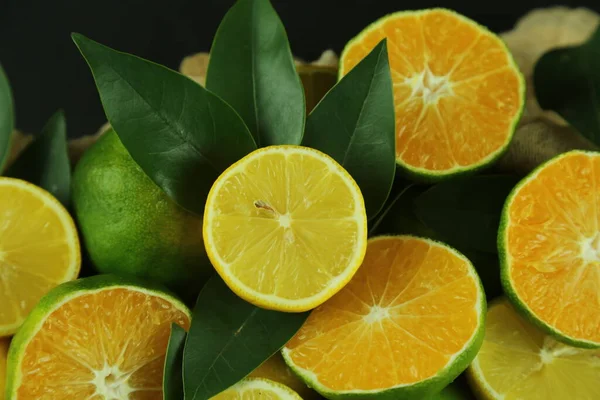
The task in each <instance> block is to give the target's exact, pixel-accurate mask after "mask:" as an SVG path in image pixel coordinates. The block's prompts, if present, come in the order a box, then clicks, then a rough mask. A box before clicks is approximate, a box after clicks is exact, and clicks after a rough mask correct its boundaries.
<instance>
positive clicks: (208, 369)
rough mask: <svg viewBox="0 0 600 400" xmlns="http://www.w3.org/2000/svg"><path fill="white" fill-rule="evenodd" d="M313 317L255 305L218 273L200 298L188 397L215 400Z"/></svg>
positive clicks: (188, 352) (187, 360)
mask: <svg viewBox="0 0 600 400" xmlns="http://www.w3.org/2000/svg"><path fill="white" fill-rule="evenodd" d="M307 317H308V313H281V312H277V311H269V310H265V309H262V308H258V307H255V306H253V305H252V304H250V303H247V302H245V301H244V300H242V299H240V298H239V297H238V296H236V295H235V294H234V293H233V292H232V291H231V290H230V289H229V288H228V287H227V285H226V284H225V283H224V282H223V281H222V280H221V278H220V277H219V276H218V275H216V274H215V275H214V276H213V277H212V278H211V279H210V280H209V281H208V282H207V283H206V285H205V286H204V288H203V289H202V291H201V292H200V295H199V296H198V302H197V303H196V307H195V308H194V312H193V317H192V326H191V328H190V332H189V334H188V338H187V341H186V344H185V350H184V356H183V383H184V390H185V398H186V399H188V400H204V399H210V398H211V397H212V396H214V395H216V394H218V393H220V392H222V391H223V390H225V389H227V388H228V387H230V386H231V385H233V384H235V383H236V382H238V381H239V380H241V379H243V378H244V377H245V376H246V375H248V374H249V373H251V372H252V371H253V370H254V369H255V368H256V367H258V366H259V365H260V364H262V363H263V362H264V361H265V360H267V359H268V358H269V357H270V356H271V355H273V354H274V353H276V352H277V351H278V350H279V349H280V348H281V347H283V345H285V343H287V341H288V340H289V339H291V337H292V336H293V335H294V334H295V333H296V332H297V331H298V329H300V327H301V326H302V324H303V323H304V321H305V320H306V318H307Z"/></svg>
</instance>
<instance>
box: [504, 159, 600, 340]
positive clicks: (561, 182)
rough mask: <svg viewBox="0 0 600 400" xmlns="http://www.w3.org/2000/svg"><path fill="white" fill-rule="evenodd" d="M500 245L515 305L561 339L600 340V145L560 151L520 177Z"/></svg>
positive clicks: (507, 209) (508, 205)
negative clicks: (595, 148) (587, 149)
mask: <svg viewBox="0 0 600 400" xmlns="http://www.w3.org/2000/svg"><path fill="white" fill-rule="evenodd" d="M498 246H499V254H500V259H501V271H502V284H503V285H504V288H505V291H506V293H507V295H508V296H509V299H510V300H512V301H513V303H514V304H515V307H516V308H517V310H518V311H520V312H522V313H523V314H524V315H526V316H528V317H529V318H530V319H531V320H532V321H533V322H534V323H536V324H537V325H538V327H540V328H541V329H544V330H545V331H546V332H547V333H548V334H550V335H554V336H555V337H556V338H557V339H558V340H560V341H563V342H565V343H568V344H571V345H573V346H577V347H591V348H594V347H600V153H592V152H590V153H586V152H582V151H572V152H569V153H565V154H563V155H560V156H558V157H555V158H554V159H552V160H550V161H548V162H547V163H545V164H543V165H542V166H540V167H539V168H538V169H536V170H535V171H533V172H532V173H531V174H530V175H529V176H528V177H526V178H525V179H523V181H521V183H519V184H518V185H517V186H516V187H515V189H514V190H513V192H512V193H511V195H510V196H509V197H508V200H507V201H506V204H505V206H504V211H503V215H502V222H501V225H500V231H499V237H498Z"/></svg>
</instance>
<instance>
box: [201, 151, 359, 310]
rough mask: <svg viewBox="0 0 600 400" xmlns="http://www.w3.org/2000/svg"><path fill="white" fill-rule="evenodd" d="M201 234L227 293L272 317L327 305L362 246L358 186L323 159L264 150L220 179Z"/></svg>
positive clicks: (310, 154)
mask: <svg viewBox="0 0 600 400" xmlns="http://www.w3.org/2000/svg"><path fill="white" fill-rule="evenodd" d="M203 229H204V234H203V237H204V244H205V247H206V252H207V254H208V257H209V258H210V261H211V262H212V264H213V265H214V267H215V269H216V270H217V272H218V273H219V275H220V276H221V277H222V278H223V280H224V281H225V282H226V283H227V285H228V286H229V287H230V288H231V290H233V291H234V292H235V293H236V294H237V295H238V296H240V297H242V298H243V299H245V300H246V301H248V302H250V303H253V304H255V305H257V306H260V307H264V308H268V309H272V310H277V311H287V312H301V311H307V310H311V309H313V308H315V307H317V306H319V305H321V304H322V303H323V302H324V301H326V300H327V299H329V298H331V296H333V295H334V294H335V293H337V292H338V291H339V290H340V289H341V288H342V287H343V286H344V285H345V284H346V283H347V282H348V281H349V280H350V279H351V278H352V276H353V275H354V273H355V272H356V270H357V269H358V267H359V266H360V263H361V262H362V260H363V257H364V255H365V250H366V247H367V217H366V211H365V204H364V200H363V197H362V194H361V192H360V189H359V187H358V185H357V184H356V182H355V181H354V179H352V177H351V176H350V174H349V173H348V172H347V171H346V170H345V169H344V168H343V167H342V166H341V165H339V164H338V163H337V162H336V161H335V160H333V159H332V158H331V157H329V156H328V155H326V154H324V153H322V152H320V151H318V150H315V149H311V148H308V147H302V146H269V147H265V148H262V149H259V150H256V151H254V152H252V153H250V154H248V155H247V156H246V157H244V158H242V159H241V160H239V161H238V162H236V163H235V164H233V165H232V166H231V167H229V168H228V169H227V170H226V171H225V172H223V173H222V174H221V176H220V177H219V178H218V179H217V181H216V182H215V183H214V185H213V187H212V188H211V190H210V193H209V194H208V199H207V200H206V208H205V212H204V227H203Z"/></svg>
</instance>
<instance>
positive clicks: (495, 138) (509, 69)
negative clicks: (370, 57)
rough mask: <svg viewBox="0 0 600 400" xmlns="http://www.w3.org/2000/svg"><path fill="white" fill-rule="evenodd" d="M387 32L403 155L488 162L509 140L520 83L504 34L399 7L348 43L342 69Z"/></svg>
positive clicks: (417, 161)
mask: <svg viewBox="0 0 600 400" xmlns="http://www.w3.org/2000/svg"><path fill="white" fill-rule="evenodd" d="M384 38H387V46H388V54H389V61H390V67H391V70H392V81H393V83H394V104H395V108H396V136H397V140H396V156H397V158H398V160H399V162H401V163H403V164H405V165H408V166H410V167H413V168H416V169H423V170H428V171H439V172H444V171H446V172H451V171H453V170H460V169H464V168H468V167H469V166H472V165H478V164H481V163H484V162H485V161H486V160H487V159H490V158H492V157H493V156H494V155H497V154H498V153H499V152H500V151H501V150H502V149H503V148H504V147H505V146H506V145H507V144H508V141H509V140H510V137H511V135H512V130H513V124H514V123H515V120H516V118H518V117H519V115H520V110H521V107H522V103H523V99H522V93H521V91H522V88H521V87H522V82H521V80H520V77H519V73H518V71H517V69H516V67H515V66H514V64H513V62H512V60H511V58H510V55H509V53H508V51H507V50H506V48H505V45H504V44H503V43H502V42H501V40H500V39H499V38H498V37H496V36H495V35H493V34H492V33H490V32H488V31H487V30H485V29H484V28H482V27H481V26H478V25H477V24H476V23H474V22H472V21H469V20H467V19H466V18H464V17H461V16H459V15H457V14H455V13H453V12H451V11H446V10H430V11H425V12H404V13H399V14H396V15H392V16H390V17H385V18H384V19H382V20H381V21H380V22H378V23H375V24H373V25H372V26H371V27H369V28H367V29H366V31H365V33H364V34H362V35H361V36H359V37H358V38H357V39H355V41H354V42H352V43H351V44H349V46H348V48H347V50H346V51H345V53H344V56H343V59H342V71H343V73H347V72H348V71H350V70H351V69H352V68H353V67H354V66H355V65H356V64H358V62H359V61H360V60H362V59H363V58H364V57H365V56H366V55H367V54H368V53H369V52H370V51H371V50H372V49H373V48H374V47H375V46H376V45H377V44H378V43H379V42H380V41H381V40H382V39H384Z"/></svg>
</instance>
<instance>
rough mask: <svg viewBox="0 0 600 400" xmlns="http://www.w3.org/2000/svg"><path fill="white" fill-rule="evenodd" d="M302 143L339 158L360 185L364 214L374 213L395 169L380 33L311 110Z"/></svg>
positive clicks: (391, 116)
mask: <svg viewBox="0 0 600 400" xmlns="http://www.w3.org/2000/svg"><path fill="white" fill-rule="evenodd" d="M302 144H303V145H304V146H308V147H312V148H315V149H318V150H321V151H323V152H325V153H327V154H329V155H330V156H331V157H333V158H334V159H335V160H336V161H337V162H339V163H340V164H341V165H342V166H343V167H344V168H345V169H346V170H347V171H348V172H349V173H350V174H351V175H352V177H353V178H354V180H356V183H357V184H358V186H359V187H360V189H361V191H362V194H363V196H364V198H365V206H366V208H367V215H368V217H369V218H372V217H374V216H375V215H377V213H378V212H379V211H380V210H381V208H382V207H383V205H384V203H385V201H386V199H387V198H388V195H389V193H390V189H391V187H392V182H393V181H394V173H395V171H396V153H395V148H396V136H395V119H394V96H393V92H392V78H391V76H390V67H389V62H388V54H387V47H386V42H385V39H384V40H383V41H382V42H381V43H379V44H378V45H377V46H376V47H375V48H374V49H373V50H372V51H371V53H370V54H369V55H368V56H367V57H365V58H364V59H363V60H362V61H361V62H360V63H359V64H358V65H357V66H356V67H354V68H353V69H352V70H351V71H350V72H349V73H348V74H347V75H346V76H344V78H342V80H341V81H339V82H338V84H337V85H336V86H334V87H333V89H331V91H329V93H328V94H327V95H326V96H325V97H324V98H323V100H321V102H320V103H319V104H318V105H317V107H316V108H315V109H314V110H313V111H312V112H311V114H310V115H309V116H308V120H307V122H306V132H305V133H304V139H303V141H302Z"/></svg>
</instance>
